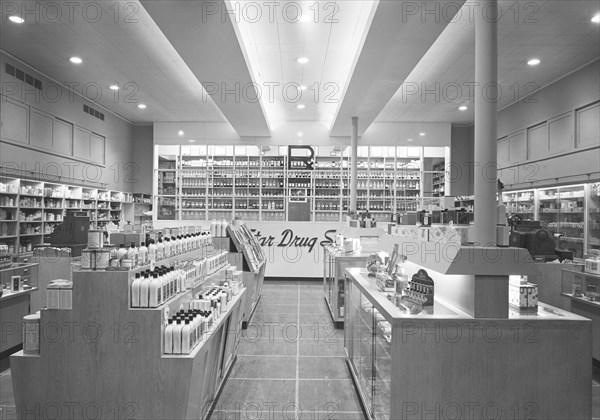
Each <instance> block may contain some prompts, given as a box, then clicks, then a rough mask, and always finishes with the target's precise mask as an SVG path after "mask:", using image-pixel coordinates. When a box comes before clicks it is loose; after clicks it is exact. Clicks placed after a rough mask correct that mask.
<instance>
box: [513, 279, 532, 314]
mask: <svg viewBox="0 0 600 420" xmlns="http://www.w3.org/2000/svg"><path fill="white" fill-rule="evenodd" d="M515 277H519V276H515ZM508 302H509V304H510V306H512V307H514V308H515V309H519V310H527V311H534V312H537V306H538V287H537V285H536V284H533V283H528V282H527V277H526V276H520V279H519V280H516V279H515V278H513V276H511V279H510V282H509V289H508Z"/></svg>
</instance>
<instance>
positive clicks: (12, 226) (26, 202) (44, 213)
mask: <svg viewBox="0 0 600 420" xmlns="http://www.w3.org/2000/svg"><path fill="white" fill-rule="evenodd" d="M132 200H133V197H132V194H131V193H124V192H121V191H112V190H102V189H101V190H99V189H96V188H88V187H80V186H75V185H68V184H60V183H56V182H41V181H37V180H29V179H22V178H13V177H0V243H1V244H6V245H8V247H9V252H11V253H12V254H14V255H15V256H24V255H29V254H31V252H32V251H33V247H34V246H36V245H40V244H43V243H44V242H45V241H46V239H47V237H48V236H49V235H50V234H51V233H52V232H53V231H54V228H55V227H56V226H57V225H59V224H60V223H62V221H63V220H64V217H65V214H66V211H67V210H83V211H86V212H87V213H88V215H89V217H90V221H91V223H90V228H91V229H98V228H102V227H104V226H105V225H106V224H108V223H109V222H113V223H114V224H119V223H120V222H121V220H123V219H124V218H125V217H126V216H125V207H126V206H127V205H129V204H130V203H132Z"/></svg>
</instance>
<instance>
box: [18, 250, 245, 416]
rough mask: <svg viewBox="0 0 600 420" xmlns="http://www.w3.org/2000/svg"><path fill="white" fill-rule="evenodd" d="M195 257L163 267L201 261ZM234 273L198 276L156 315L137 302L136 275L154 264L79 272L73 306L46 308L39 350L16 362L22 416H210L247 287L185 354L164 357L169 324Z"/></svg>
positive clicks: (234, 342) (188, 255)
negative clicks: (173, 316)
mask: <svg viewBox="0 0 600 420" xmlns="http://www.w3.org/2000/svg"><path fill="white" fill-rule="evenodd" d="M203 252H204V251H203ZM199 253H200V251H199V250H195V251H192V252H188V253H186V254H181V255H177V256H176V257H171V258H169V259H164V260H161V261H159V262H158V263H157V264H166V265H170V264H171V263H173V262H174V261H175V260H180V261H182V260H186V259H187V258H192V259H194V261H196V260H197V258H204V256H203V255H200V254H199ZM205 255H208V256H209V258H210V257H211V255H212V254H205ZM218 255H220V256H221V257H220V260H226V258H222V253H219V254H218ZM207 264H208V263H207ZM224 264H226V262H225V263H224ZM228 267H229V265H225V266H223V267H222V268H220V269H219V270H217V271H209V272H208V275H206V276H203V277H201V278H192V280H193V281H194V283H193V284H194V286H193V287H191V288H188V289H187V290H180V292H179V293H178V294H175V295H171V296H172V298H171V299H170V300H167V301H166V302H164V303H162V304H160V298H159V305H158V306H156V307H150V308H146V307H142V308H141V307H134V303H133V302H134V301H133V300H132V290H133V282H134V276H135V274H136V273H140V272H142V271H143V270H145V269H147V268H149V266H145V267H139V268H134V269H131V270H129V271H87V270H75V271H74V272H73V285H72V292H71V293H72V297H71V299H72V301H71V304H70V305H68V306H70V307H72V309H43V310H42V311H41V316H40V321H39V331H40V333H39V353H38V354H24V353H23V352H19V353H16V354H14V355H12V356H11V358H10V363H11V369H12V379H13V390H14V396H15V405H16V409H17V415H18V418H22V419H29V418H36V419H39V418H47V417H48V416H54V417H53V418H90V417H93V418H130V419H151V418H153V419H159V418H165V419H166V418H170V419H175V418H177V419H198V418H205V417H206V416H207V415H208V413H209V411H210V409H211V407H212V404H213V403H214V401H215V400H216V397H217V394H218V392H219V390H220V389H221V387H222V385H223V384H224V381H225V378H226V376H227V374H228V372H229V370H230V369H231V367H232V366H233V363H234V361H235V357H236V354H237V345H238V340H239V337H240V333H241V322H242V313H243V303H244V298H245V292H246V289H244V288H241V289H240V290H239V292H238V293H237V294H233V295H232V296H231V300H229V301H228V302H227V304H226V306H225V307H226V310H225V311H223V312H221V313H220V314H219V312H218V311H215V312H213V313H214V319H213V318H211V319H213V321H212V324H210V325H209V324H207V325H208V326H207V329H205V330H204V332H203V333H202V335H194V337H195V340H194V342H195V343H197V344H196V345H195V347H193V348H192V350H191V351H189V352H188V353H185V352H183V351H182V353H183V354H167V353H169V352H167V351H166V344H165V343H166V338H165V337H166V333H165V329H166V322H165V321H166V318H167V316H168V314H175V313H176V312H177V311H179V310H180V309H181V308H183V309H184V310H185V311H188V309H191V300H192V299H198V293H204V291H205V290H206V289H205V288H207V287H212V286H213V285H215V284H218V283H219V282H220V281H221V280H223V279H224V278H225V273H226V272H227V268H228ZM213 268H216V267H215V266H213ZM186 281H187V280H186ZM186 285H187V283H186ZM163 290H166V289H163ZM171 291H172V289H171ZM150 296H152V294H150ZM61 299H62V298H61ZM222 299H223V298H222ZM221 302H223V300H221ZM215 303H216V302H215ZM61 304H62V300H61ZM188 312H189V311H188ZM211 317H212V315H211ZM186 325H187V323H186ZM182 337H183V333H182ZM181 343H182V347H183V343H184V341H183V338H182V341H181ZM190 347H192V346H190ZM173 348H174V349H175V346H174V347H173ZM48 407H51V408H52V409H53V410H54V411H52V412H51V413H52V414H49V413H50V412H49V411H46V410H47V409H49V408H48ZM92 410H93V411H92Z"/></svg>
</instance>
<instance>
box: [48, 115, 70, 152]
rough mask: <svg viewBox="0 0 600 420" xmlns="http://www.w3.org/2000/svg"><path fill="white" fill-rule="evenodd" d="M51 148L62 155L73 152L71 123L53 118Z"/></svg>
mask: <svg viewBox="0 0 600 420" xmlns="http://www.w3.org/2000/svg"><path fill="white" fill-rule="evenodd" d="M52 150H54V151H55V152H57V153H60V154H63V155H72V154H73V124H71V123H70V122H68V121H64V120H61V119H60V118H55V119H54V131H53V132H52Z"/></svg>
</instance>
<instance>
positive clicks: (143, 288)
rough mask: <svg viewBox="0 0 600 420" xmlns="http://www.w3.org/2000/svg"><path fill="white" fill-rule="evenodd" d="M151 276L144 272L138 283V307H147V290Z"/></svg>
mask: <svg viewBox="0 0 600 420" xmlns="http://www.w3.org/2000/svg"><path fill="white" fill-rule="evenodd" d="M151 281H152V278H151V277H150V274H148V273H144V278H143V279H142V282H141V283H140V308H147V307H148V302H149V295H148V291H149V290H150V282H151Z"/></svg>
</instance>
